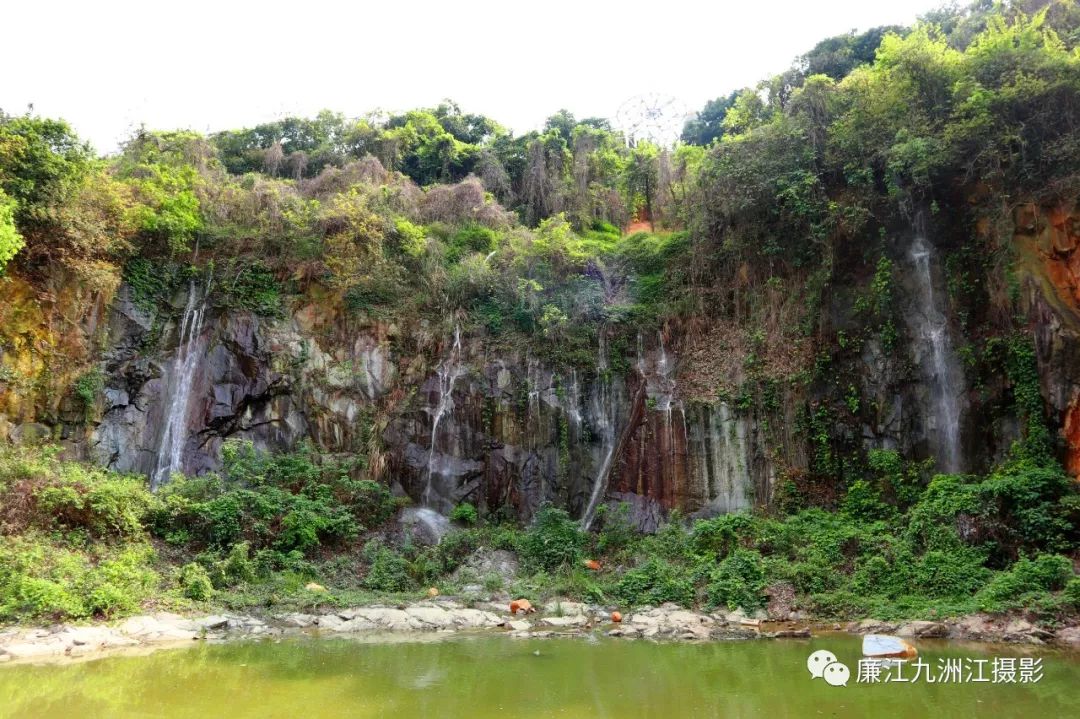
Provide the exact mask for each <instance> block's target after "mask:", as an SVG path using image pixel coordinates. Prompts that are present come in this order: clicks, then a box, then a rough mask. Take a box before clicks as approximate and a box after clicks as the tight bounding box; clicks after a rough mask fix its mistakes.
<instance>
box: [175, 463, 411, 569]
mask: <svg viewBox="0 0 1080 719" xmlns="http://www.w3.org/2000/svg"><path fill="white" fill-rule="evenodd" d="M223 456H224V468H223V471H222V474H221V476H216V475H208V476H205V477H200V478H197V479H180V480H177V481H174V482H172V483H170V484H168V485H166V486H165V487H164V488H163V489H162V491H161V499H162V503H163V506H162V509H161V510H160V511H159V512H158V513H157V517H156V522H155V527H156V531H157V532H158V533H159V534H160V535H161V536H163V537H165V538H166V539H169V538H172V539H173V540H174V541H180V542H186V541H195V542H197V543H199V544H202V545H204V546H207V547H211V548H227V547H229V546H231V545H233V544H234V543H236V542H240V541H246V542H249V543H250V545H251V547H252V548H253V549H262V548H272V549H274V550H276V551H279V552H283V553H288V552H291V551H294V550H295V551H298V552H300V553H307V552H311V551H313V550H314V549H315V548H317V547H319V546H322V545H324V544H328V543H329V544H335V543H336V544H341V543H344V542H348V541H351V540H352V539H354V538H356V537H357V536H359V534H360V533H361V532H363V531H365V530H367V529H370V528H374V527H376V526H378V525H380V524H382V523H383V522H385V521H386V520H387V519H389V518H390V516H391V515H392V514H393V513H394V512H395V511H396V510H397V508H398V506H399V505H398V502H397V501H396V500H395V499H394V498H393V497H392V496H391V495H390V492H389V490H388V489H387V488H386V487H384V486H382V485H380V484H377V483H375V482H371V481H368V480H355V479H352V478H351V476H350V474H349V473H350V471H351V470H352V468H353V466H354V465H355V460H352V461H337V460H333V459H329V458H322V457H319V456H318V455H316V454H315V453H314V452H313V451H312V450H311V449H310V448H302V449H300V450H299V451H297V452H293V453H286V454H278V455H269V454H264V453H260V452H257V451H256V450H255V449H254V448H253V447H252V445H251V443H250V442H227V443H226V445H225V447H224V449H223Z"/></svg>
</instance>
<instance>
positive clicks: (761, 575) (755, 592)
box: [705, 549, 765, 610]
mask: <svg viewBox="0 0 1080 719" xmlns="http://www.w3.org/2000/svg"><path fill="white" fill-rule="evenodd" d="M705 591H706V594H707V596H708V598H709V604H710V605H712V606H714V607H716V606H726V607H727V608H728V609H738V608H742V609H747V610H752V609H757V608H758V607H761V606H763V605H764V604H765V571H764V568H763V566H762V562H761V555H760V554H758V553H757V552H752V551H750V550H746V549H737V550H735V551H734V552H732V554H731V556H729V557H727V558H726V559H724V560H723V561H722V562H720V564H719V566H717V567H716V568H715V569H713V570H712V571H711V572H710V573H709V583H708V586H707V587H706V589H705Z"/></svg>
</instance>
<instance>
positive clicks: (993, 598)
mask: <svg viewBox="0 0 1080 719" xmlns="http://www.w3.org/2000/svg"><path fill="white" fill-rule="evenodd" d="M1073 577H1074V575H1073V569H1072V562H1071V561H1070V560H1069V559H1068V557H1063V556H1061V555H1059V554H1040V555H1039V556H1038V557H1036V558H1035V559H1028V558H1027V557H1024V558H1022V559H1020V560H1018V561H1017V562H1016V563H1015V564H1013V566H1012V567H1011V568H1010V569H1009V570H1008V571H1005V572H999V573H997V574H996V575H995V576H994V578H993V579H992V580H991V581H990V583H989V584H988V585H986V588H985V589H983V590H982V591H981V592H979V595H978V599H979V601H980V603H981V604H982V606H983V608H984V609H986V610H988V611H1003V610H1008V609H1019V608H1023V607H1025V606H1026V605H1027V604H1029V603H1030V602H1031V600H1032V598H1033V597H1034V596H1035V595H1038V594H1042V593H1045V592H1051V591H1056V590H1059V589H1064V588H1065V587H1066V585H1067V584H1068V582H1069V581H1070V580H1072V579H1073Z"/></svg>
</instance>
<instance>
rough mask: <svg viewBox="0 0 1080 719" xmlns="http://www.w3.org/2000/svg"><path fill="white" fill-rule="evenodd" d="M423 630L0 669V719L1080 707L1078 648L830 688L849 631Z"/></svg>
mask: <svg viewBox="0 0 1080 719" xmlns="http://www.w3.org/2000/svg"><path fill="white" fill-rule="evenodd" d="M427 639H429V640H428V641H404V642H403V641H396V642H389V643H387V642H370V641H357V640H352V639H345V638H341V639H318V640H315V639H299V638H298V639H294V640H287V641H283V642H277V643H275V642H259V643H242V644H224V645H210V646H208V645H201V646H198V647H196V648H192V649H181V650H171V651H170V650H166V651H161V652H158V653H155V654H152V655H150V656H141V657H111V658H106V659H100V660H96V661H89V662H81V663H71V664H61V665H43V666H29V665H18V666H6V667H0V717H12V718H15V717H19V718H22V717H151V716H153V717H193V718H194V717H198V719H206V718H207V717H215V716H229V717H238V718H245V717H282V718H284V717H289V718H292V717H306V718H311V719H318V718H320V717H345V716H348V717H410V718H411V717H421V716H422V717H480V718H483V717H499V718H500V719H506V717H555V716H558V717H619V718H620V719H624V718H628V717H656V718H657V719H669V718H677V717H684V716H685V717H705V716H709V717H712V716H716V717H720V716H723V717H769V719H782V718H784V717H800V718H801V717H808V716H827V717H864V716H871V715H873V716H926V717H935V718H937V717H970V716H976V715H982V714H986V715H991V714H992V715H993V717H994V719H1003V718H1004V717H1021V716H1023V717H1032V716H1054V717H1057V716H1060V717H1064V716H1080V697H1078V696H1077V695H1076V693H1075V691H1074V690H1075V687H1076V686H1077V682H1078V680H1080V657H1077V655H1075V654H1066V653H1052V652H1051V653H1044V654H1040V655H1039V656H1041V657H1042V658H1043V667H1044V678H1043V679H1042V681H1041V682H1039V683H1037V684H1027V685H992V684H931V685H928V684H918V685H911V684H906V685H905V684H902V685H895V684H894V685H866V684H857V683H856V682H855V680H854V677H853V678H852V681H851V683H850V684H849V685H848V686H847V687H830V686H828V685H827V684H825V683H824V682H822V681H813V680H811V679H810V677H809V674H808V673H807V670H806V657H807V656H808V655H809V653H810V652H811V651H813V650H815V649H821V648H826V649H829V650H830V651H832V652H834V653H835V654H836V655H837V656H838V657H839V658H840V660H841V661H843V662H845V663H847V664H848V665H849V666H851V667H855V666H857V660H858V656H859V638H857V637H849V636H843V635H837V636H829V637H822V638H816V639H814V640H812V641H779V642H767V641H744V642H714V643H707V644H653V643H648V642H633V641H616V640H603V641H598V642H595V641H594V642H589V641H582V640H575V639H567V640H549V641H541V640H532V641H529V640H513V639H509V638H507V637H492V636H485V637H472V638H469V637H456V638H451V639H447V640H443V641H430V639H431V637H428V638H427ZM920 648H921V650H922V655H923V657H924V658H925V659H926V660H927V661H928V662H929V663H930V664H931V666H936V665H937V659H938V658H939V657H964V656H967V657H981V658H991V657H993V656H1018V655H1022V654H1023V653H1025V652H1027V651H1029V650H1028V649H1025V648H1023V647H1016V646H996V647H982V648H980V647H976V646H970V645H956V644H945V643H938V644H932V643H929V642H923V643H921V644H920ZM536 652H539V653H538V654H537V653H536ZM853 672H854V670H853Z"/></svg>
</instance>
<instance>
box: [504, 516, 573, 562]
mask: <svg viewBox="0 0 1080 719" xmlns="http://www.w3.org/2000/svg"><path fill="white" fill-rule="evenodd" d="M586 538H587V537H586V535H585V533H584V532H582V531H581V530H580V529H579V528H578V524H577V522H575V521H574V520H572V519H571V518H570V515H569V514H567V513H566V512H565V511H564V510H561V509H555V508H554V507H543V508H542V509H540V511H539V512H537V513H536V518H535V519H534V520H533V524H532V526H531V527H529V529H528V530H527V531H526V532H525V534H524V536H523V537H522V538H521V543H520V546H519V547H518V551H519V553H520V554H521V558H522V560H523V561H524V563H525V564H526V566H527V567H529V568H531V569H533V570H536V569H546V570H554V569H558V568H560V567H565V566H573V565H576V564H577V562H578V560H579V559H580V558H581V548H582V547H583V546H584V545H585V540H586Z"/></svg>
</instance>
